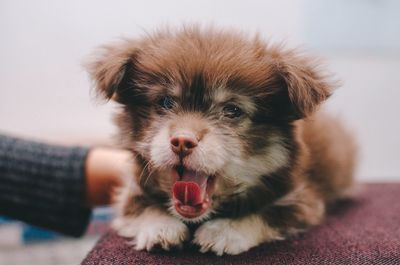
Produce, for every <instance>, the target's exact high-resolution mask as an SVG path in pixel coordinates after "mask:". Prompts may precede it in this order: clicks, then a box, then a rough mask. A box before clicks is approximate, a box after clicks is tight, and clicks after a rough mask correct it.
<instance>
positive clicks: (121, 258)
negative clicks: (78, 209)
mask: <svg viewBox="0 0 400 265" xmlns="http://www.w3.org/2000/svg"><path fill="white" fill-rule="evenodd" d="M83 264H192V265H194V264H360V265H361V264H362V265H365V264H385V265H386V264H400V184H364V185H361V186H360V188H359V191H358V193H357V195H355V197H354V199H352V200H349V201H343V202H340V203H338V204H337V205H336V206H335V207H334V208H333V209H332V210H330V213H329V215H328V217H327V219H326V220H325V222H324V223H323V224H322V225H320V226H318V227H314V228H312V229H310V230H309V231H307V232H306V233H304V234H301V235H299V236H297V237H295V238H291V239H288V240H285V241H279V242H274V243H268V244H263V245H261V246H259V247H257V248H254V249H252V250H250V251H249V252H246V253H243V254H241V255H238V256H223V257H218V256H216V255H214V254H212V253H207V254H202V253H199V252H198V251H196V249H195V248H194V247H193V246H192V247H188V248H187V249H185V250H183V251H181V252H173V253H168V252H161V253H148V252H144V251H135V250H134V249H133V248H132V247H131V246H129V245H127V244H126V240H125V239H123V238H121V237H119V236H117V235H116V234H115V233H114V232H112V231H110V232H109V233H107V234H106V235H105V236H103V238H102V239H100V241H99V242H98V243H97V245H96V246H95V247H94V249H93V250H92V251H91V252H90V253H89V254H88V256H87V257H86V259H85V260H84V261H83Z"/></svg>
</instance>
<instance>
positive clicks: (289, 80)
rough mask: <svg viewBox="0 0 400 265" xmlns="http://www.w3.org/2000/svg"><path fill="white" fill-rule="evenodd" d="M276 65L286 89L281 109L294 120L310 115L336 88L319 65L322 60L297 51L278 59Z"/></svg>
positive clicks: (280, 92) (282, 94)
mask: <svg viewBox="0 0 400 265" xmlns="http://www.w3.org/2000/svg"><path fill="white" fill-rule="evenodd" d="M276 67H277V70H278V75H279V77H280V80H281V81H283V82H282V83H281V84H282V85H281V89H282V86H283V91H282V90H281V91H279V92H278V93H279V94H280V96H281V101H280V104H281V106H279V109H280V110H281V111H283V112H284V115H285V116H286V117H287V118H289V119H291V120H296V119H301V118H305V117H307V116H309V115H310V114H312V113H313V112H314V111H315V110H316V109H317V107H318V106H319V104H320V103H322V102H323V101H325V100H326V99H327V98H328V97H329V96H330V95H331V94H332V92H333V87H334V85H333V83H332V82H330V81H329V79H328V77H327V76H326V75H324V74H323V73H322V72H321V70H320V69H318V67H319V64H318V63H317V62H316V61H315V60H312V59H310V58H307V57H302V56H301V55H300V56H299V55H297V52H295V51H289V52H288V53H287V54H285V55H284V56H282V57H280V58H279V59H277V61H276ZM285 98H286V99H285ZM282 105H284V106H282Z"/></svg>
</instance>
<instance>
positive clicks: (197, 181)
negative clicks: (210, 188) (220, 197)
mask: <svg viewBox="0 0 400 265" xmlns="http://www.w3.org/2000/svg"><path fill="white" fill-rule="evenodd" d="M207 179H208V176H207V175H206V174H204V173H201V172H195V171H193V170H187V169H185V170H184V171H183V173H182V176H181V181H177V182H175V184H174V187H173V189H172V192H173V194H174V197H175V199H177V200H179V201H180V202H181V203H182V204H185V205H190V206H196V205H198V204H201V203H202V202H203V200H204V196H205V191H206V188H207Z"/></svg>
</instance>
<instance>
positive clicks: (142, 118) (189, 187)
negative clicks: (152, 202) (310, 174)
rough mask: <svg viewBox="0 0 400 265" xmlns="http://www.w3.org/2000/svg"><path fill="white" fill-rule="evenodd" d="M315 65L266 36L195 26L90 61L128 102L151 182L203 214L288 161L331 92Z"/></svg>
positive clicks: (126, 129)
mask: <svg viewBox="0 0 400 265" xmlns="http://www.w3.org/2000/svg"><path fill="white" fill-rule="evenodd" d="M314 67H315V66H314V65H313V64H312V63H311V61H310V60H308V59H305V58H303V57H300V56H298V55H296V53H295V52H294V51H290V50H285V49H283V48H282V47H280V46H268V45H266V44H265V43H264V42H262V41H261V40H260V39H259V38H258V37H252V38H249V37H246V36H244V35H242V34H238V33H234V32H227V31H218V30H215V29H199V28H196V27H192V28H185V29H183V30H180V31H177V32H169V31H164V32H158V33H155V34H153V35H150V36H147V37H144V38H142V39H138V40H127V41H124V42H121V43H117V44H114V45H110V46H106V47H104V49H103V53H102V54H101V56H100V57H98V58H97V59H96V60H95V61H94V62H93V63H92V64H91V65H90V66H89V71H90V74H91V76H92V78H93V80H94V82H95V84H96V88H97V91H98V92H99V93H100V94H101V95H103V96H104V97H105V98H107V99H111V98H112V99H114V100H115V101H117V102H119V103H120V104H121V106H123V108H122V111H121V114H120V115H119V118H118V124H119V126H120V127H121V128H120V129H121V137H122V138H123V140H124V144H125V146H126V147H127V148H130V149H132V150H133V151H134V152H135V153H136V154H137V156H138V157H140V160H141V162H142V163H143V167H144V168H143V171H144V173H143V174H141V177H142V178H145V180H144V181H141V183H142V185H143V186H146V183H147V184H149V185H155V186H153V187H151V189H160V190H162V191H163V192H164V193H166V194H168V196H169V198H170V203H171V207H170V209H171V211H172V213H174V214H176V215H177V216H179V217H180V218H182V219H184V220H187V221H199V220H202V219H203V218H206V217H207V216H208V215H209V213H211V212H213V210H215V209H218V206H220V205H222V204H223V203H224V200H228V199H229V198H230V197H232V196H234V195H235V194H239V193H242V192H245V191H246V190H248V189H250V188H251V187H254V186H257V185H260V183H259V182H260V179H261V176H266V175H268V174H272V173H273V172H275V171H277V170H279V169H281V168H283V167H287V166H288V164H289V163H290V157H291V150H292V147H291V146H290V145H291V143H292V140H293V139H292V138H293V136H292V129H291V128H292V126H291V124H292V122H293V121H295V120H297V119H301V118H304V117H306V116H308V115H309V114H311V113H312V112H313V111H314V110H315V109H316V107H317V106H318V105H319V103H320V102H322V101H323V100H325V99H326V98H327V97H328V96H329V95H330V89H329V86H328V84H327V83H326V82H325V80H324V79H323V78H322V77H321V76H319V74H318V73H317V72H316V71H315V69H314ZM149 180H150V181H149ZM151 180H153V181H151ZM154 183H156V184H154Z"/></svg>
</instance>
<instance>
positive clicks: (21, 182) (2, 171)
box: [0, 135, 91, 236]
mask: <svg viewBox="0 0 400 265" xmlns="http://www.w3.org/2000/svg"><path fill="white" fill-rule="evenodd" d="M87 153H88V149H87V148H83V147H64V146H56V145H49V144H43V143H37V142H32V141H27V140H22V139H17V138H12V137H8V136H4V135H0V215H5V216H8V217H12V218H16V219H19V220H21V221H25V222H27V223H30V224H33V225H36V226H40V227H44V228H47V229H51V230H55V231H58V232H60V233H63V234H67V235H71V236H80V235H82V234H83V232H84V231H85V228H86V226H87V224H88V221H89V218H90V214H91V210H90V209H89V208H87V207H84V206H83V205H84V203H83V202H84V196H85V169H84V164H85V159H86V156H87Z"/></svg>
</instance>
